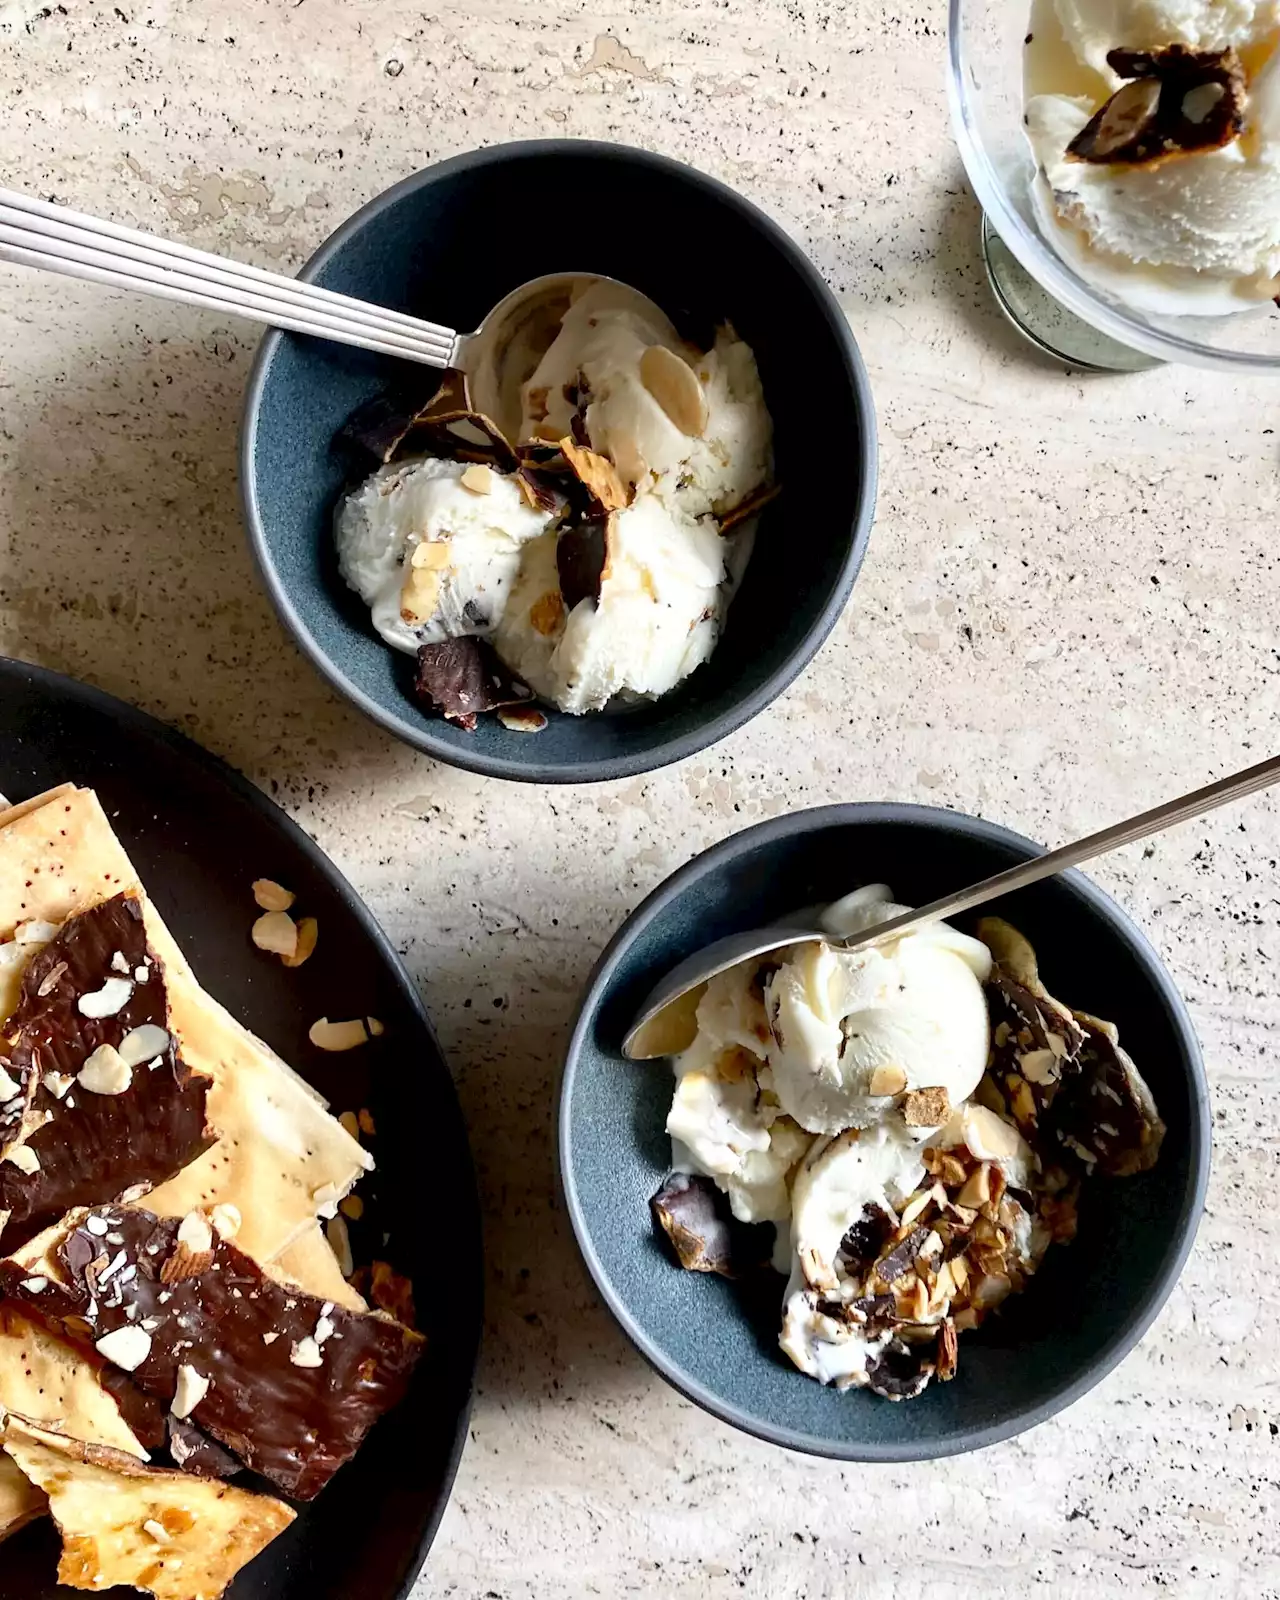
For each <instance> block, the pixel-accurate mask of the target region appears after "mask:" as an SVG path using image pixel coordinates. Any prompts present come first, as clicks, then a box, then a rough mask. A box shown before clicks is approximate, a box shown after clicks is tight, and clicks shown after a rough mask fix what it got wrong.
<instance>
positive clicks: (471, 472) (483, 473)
mask: <svg viewBox="0 0 1280 1600" xmlns="http://www.w3.org/2000/svg"><path fill="white" fill-rule="evenodd" d="M458 481H459V482H460V483H461V484H462V487H463V488H464V489H469V490H470V491H471V493H472V494H492V493H493V473H492V471H491V470H490V469H489V468H488V467H483V466H474V467H468V468H467V470H466V471H465V472H464V473H463V474H462V477H461V478H460V479H459V480H458Z"/></svg>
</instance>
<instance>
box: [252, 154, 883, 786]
mask: <svg viewBox="0 0 1280 1600" xmlns="http://www.w3.org/2000/svg"><path fill="white" fill-rule="evenodd" d="M601 205H604V206H605V207H606V208H607V210H608V212H609V214H610V215H611V216H613V217H617V218H623V219H630V224H631V225H629V226H621V227H619V226H610V227H603V226H596V227H587V226H582V227H579V228H577V229H575V228H573V227H572V225H571V224H570V225H568V226H566V221H567V220H568V219H571V218H572V217H573V215H574V213H575V211H576V210H577V208H578V207H579V206H581V207H582V208H583V211H584V213H586V214H587V215H590V214H591V213H593V212H594V210H595V208H596V207H598V206H601ZM553 271H589V272H600V273H604V274H607V275H610V276H613V277H618V278H622V279H624V280H626V281H628V282H631V283H633V284H634V285H635V286H636V287H637V288H639V289H642V290H643V291H644V292H645V293H646V294H648V295H650V296H652V298H653V299H654V300H655V301H657V303H658V304H659V305H661V306H663V307H664V308H665V309H666V310H667V311H668V313H669V314H670V315H671V317H672V318H673V320H674V321H675V322H676V323H677V325H678V326H680V327H681V329H682V331H685V332H687V334H688V335H689V336H690V337H694V338H699V339H709V338H710V337H711V332H712V330H713V329H714V326H715V325H716V323H718V322H720V321H724V320H728V321H730V322H732V323H733V325H734V326H735V327H736V328H737V330H738V332H739V333H740V334H741V336H742V337H743V338H744V339H746V340H747V341H748V342H749V343H750V344H751V346H752V347H753V349H754V350H755V353H756V357H757V360H758V362H759V366H760V373H761V377H762V380H763V384H764V389H765V394H766V398H767V400H768V402H769V405H770V409H771V411H772V414H773V418H774V423H775V427H776V450H777V466H778V477H779V480H780V481H781V482H782V483H783V484H784V486H785V489H784V494H783V496H782V498H781V499H780V500H779V501H777V502H776V503H775V505H774V506H772V507H771V508H770V509H769V510H768V511H767V512H766V513H765V515H764V516H763V518H762V519H761V526H760V531H759V535H758V537H757V540H756V546H755V550H754V553H753V555H752V559H751V561H750V563H749V565H748V568H747V574H746V578H745V581H744V583H743V585H742V587H741V589H740V591H739V592H738V594H737V595H736V596H735V598H734V601H733V605H732V607H731V608H730V612H729V620H728V626H727V628H726V632H725V636H724V638H723V639H722V641H721V643H720V645H719V647H718V649H717V650H716V653H715V655H714V656H713V657H712V659H711V661H710V662H709V663H708V664H707V665H705V666H703V667H702V668H700V669H699V670H698V671H697V672H696V673H695V674H693V676H692V677H691V678H689V679H688V680H687V681H686V682H685V683H684V684H683V685H681V686H680V687H679V688H678V689H676V690H675V691H674V692H673V693H672V694H670V695H669V696H666V697H664V698H663V699H662V700H661V701H660V702H657V703H655V704H650V705H646V706H642V707H639V708H636V709H633V710H627V711H624V712H620V713H617V714H613V713H609V714H599V715H595V716H590V717H576V718H575V717H568V716H562V715H560V714H558V713H554V714H553V715H552V718H551V723H550V726H549V727H548V728H547V729H546V730H545V731H544V732H542V733H540V734H538V735H537V736H536V737H532V738H531V737H529V736H528V735H520V734H514V733H511V732H509V731H507V730H505V729H503V728H502V727H501V726H500V725H498V724H497V723H496V722H495V721H493V720H492V719H489V720H484V719H482V722H481V726H480V727H479V729H478V730H477V731H476V732H475V733H466V732H463V731H461V730H460V729H456V728H454V727H452V726H450V725H449V724H447V723H445V722H443V721H439V720H436V719H433V718H430V717H428V716H427V715H426V714H425V713H423V712H422V711H420V710H419V709H418V707H417V706H416V705H415V704H414V702H413V701H412V699H411V698H410V695H409V692H408V686H409V682H410V679H411V676H412V668H413V662H412V658H410V657H407V656H403V655H400V654H398V653H397V652H394V651H392V650H389V649H388V648H387V647H386V646H384V645H383V643H382V642H381V640H379V639H378V638H377V637H376V636H375V635H374V633H373V631H372V628H371V627H370V624H369V617H368V611H367V609H366V608H365V607H364V606H363V605H362V603H361V602H360V601H359V599H358V598H357V597H356V596H355V595H354V594H353V593H352V592H351V591H349V590H348V589H347V588H346V586H345V585H344V584H343V582H342V580H341V578H340V577H339V575H338V571H337V562H336V557H335V555H334V551H333V541H332V537H331V519H332V514H333V508H334V504H335V501H336V499H337V498H338V495H339V492H340V490H341V489H342V488H343V486H344V483H345V481H346V479H347V475H348V471H349V468H350V465H351V463H350V462H349V460H347V459H346V458H345V457H344V454H343V452H342V451H341V450H340V449H339V448H337V447H335V443H334V436H335V434H336V433H337V431H338V429H339V428H340V427H341V426H342V424H343V422H344V421H345V419H346V418H347V417H348V415H349V414H350V413H351V412H352V411H353V410H354V409H355V408H356V407H357V406H358V405H360V404H362V403H363V402H364V401H366V400H368V399H370V398H371V397H372V396H374V395H376V394H378V393H381V392H384V391H385V390H387V389H388V388H396V389H399V390H401V391H404V392H406V393H407V394H409V395H412V396H415V397H418V398H419V399H425V398H426V397H427V396H429V395H430V393H431V392H432V390H433V389H434V388H435V385H436V382H437V376H436V374H435V373H433V372H432V371H431V370H430V369H428V368H420V367H413V366H410V365H408V364H407V363H403V362H397V361H395V360H393V359H390V358H384V357H378V356H373V355H369V354H366V353H365V352H362V351H356V350H350V349H348V348H346V347H345V346H341V345H335V344H326V343H324V342H322V341H320V340H311V339H305V338H298V337H295V336H293V335H289V334H272V335H269V336H268V338H267V340H266V342H265V344H264V347H263V351H262V354H261V356H260V357H259V365H258V369H257V372H256V374H255V383H254V385H253V387H252V388H251V391H250V397H249V404H248V411H247V413H246V428H245V438H244V461H243V471H244V476H245V484H244V488H245V494H246V502H247V505H248V508H249V521H250V533H251V538H253V540H254V543H255V546H256V552H257V556H258V560H259V563H260V565H261V566H262V568H263V572H264V576H265V577H266V579H267V582H268V585H269V587H270V589H271V591H272V595H273V598H274V599H275V602H276V604H277V607H278V608H279V609H280V610H281V612H282V614H283V615H284V616H285V618H286V620H287V621H288V622H289V624H290V626H291V627H292V628H293V630H294V632H295V634H296V635H297V636H298V638H299V640H300V642H301V643H302V644H303V646H304V648H306V649H307V651H308V653H309V654H310V655H311V656H312V659H313V660H314V661H315V662H316V664H317V665H318V666H320V668H321V670H323V671H325V672H326V673H327V674H328V675H329V676H330V678H331V679H333V681H334V682H335V683H336V684H337V685H338V687H339V688H341V689H343V690H344V692H346V693H347V694H349V695H351V696H352V697H353V698H354V699H356V701H357V702H358V703H359V704H361V705H362V707H363V708H364V709H365V710H366V711H368V712H370V713H371V714H372V715H374V716H375V717H377V718H378V719H379V720H381V721H382V722H383V723H384V724H385V725H386V726H388V727H390V728H391V729H392V731H393V732H396V733H398V734H400V736H401V737H404V738H407V739H409V740H410V741H411V742H412V743H415V744H417V745H419V746H420V747H421V748H423V749H427V750H429V751H430V752H431V753H433V754H435V755H437V756H439V757H441V758H442V759H444V760H447V761H451V762H453V763H455V764H456V765H459V766H464V767H470V768H472V769H473V770H478V771H486V772H491V773H495V774H498V775H500V776H506V777H517V778H519V777H523V778H528V779H531V780H534V781H539V782H546V781H555V780H556V779H583V778H596V777H616V776H622V775H624V774H626V773H628V772H636V771H643V770H646V769H647V768H650V767H653V766H655V765H659V764H660V763H662V762H666V761H671V760H675V759H678V758H679V757H680V756H682V755H687V754H691V753H692V751H693V750H696V749H698V748H701V747H702V746H703V745H705V744H708V743H710V742H711V741H712V740H713V739H716V738H720V737H722V736H723V735H724V734H726V733H728V732H729V731H730V730H731V729H732V728H734V727H736V726H738V725H739V724H740V723H741V722H744V721H745V720H746V719H747V718H748V717H749V716H752V715H754V714H755V712H756V711H758V710H759V709H760V708H761V707H762V706H763V705H765V704H766V703H767V702H768V701H769V700H770V699H771V698H773V696H774V695H776V694H777V693H779V692H780V690H781V689H782V688H783V687H784V686H785V684H786V683H787V682H789V681H790V679H791V677H792V676H794V674H795V673H796V672H798V671H799V670H800V668H801V667H802V666H803V665H804V663H805V661H807V659H808V657H809V656H810V655H811V654H812V653H813V651H814V650H815V649H816V648H817V646H818V644H819V643H820V642H821V640H822V638H823V637H824V636H825V634H826V632H827V631H828V629H829V628H830V626H831V624H832V623H833V622H834V621H835V619H836V617H837V616H838V614H839V611H840V608H841V607H842V605H843V603H844V601H845V599H846V598H847V596H848V592H849V588H850V587H851V585H852V583H853V578H854V575H855V573H856V571H857V566H858V563H859V562H860V560H861V555H862V549H863V546H864V544H865V540H866V534H867V525H868V523H869V520H870V512H871V503H872V498H873V494H874V424H873V420H872V415H871V408H870V401H869V396H868V393H867V390H866V379H865V374H864V372H863V368H862V364H861V361H860V359H859V357H858V354H857V350H856V347H855V346H854V343H853V339H852V336H851V335H850V333H849V330H848V327H847V324H846V323H845V321H844V318H843V316H842V315H841V313H840V311H839V308H838V307H837V305H836V303H835V301H834V299H833V298H832V296H831V295H830V292H829V291H828V290H827V288H826V286H825V285H824V284H823V283H822V281H821V279H820V277H819V276H818V274H817V272H816V271H815V269H814V268H813V267H812V266H811V265H810V264H809V262H808V261H807V260H806V259H805V257H804V256H803V254H802V253H801V252H800V251H799V250H798V248H797V247H796V246H794V245H793V244H792V243H791V242H790V241H789V240H788V239H787V238H786V236H785V235H784V234H783V233H782V232H781V230H780V229H778V228H777V227H776V226H775V225H774V224H773V223H771V222H769V221H768V219H766V218H765V217H764V216H763V214H762V213H760V212H758V211H756V210H755V208H754V207H751V206H750V205H748V204H747V203H746V202H744V201H742V200H740V199H739V198H738V197H737V196H736V195H734V194H733V193H732V191H730V190H728V189H726V188H724V187H723V186H722V185H720V184H717V183H714V182H712V181H711V180H709V179H707V178H704V177H703V176H701V175H700V174H698V173H696V172H694V171H693V170H692V169H690V168H687V167H682V166H679V165H677V164H676V163H674V162H669V161H664V160H661V159H659V158H656V157H652V156H647V155H644V154H642V153H640V152H636V151H628V150H623V149H621V148H618V147H615V146H610V145H605V146H601V145H592V144H577V143H573V142H566V143H559V142H557V143H554V144H552V145H549V146H548V145H543V144H531V145H515V146H509V147H506V148H505V149H500V150H496V151H494V150H489V151H479V152H476V153H475V154H473V155H471V156H464V157H459V158H457V159H455V160H453V161H447V162H444V163H442V164H441V165H440V166H439V167H435V168H432V169H430V170H429V171H428V172H426V173H422V174H419V175H418V177H416V178H413V179H410V180H408V182H406V183H405V184H402V185H401V186H400V187H399V188H398V189H396V190H392V191H390V192H389V194H388V195H386V196H383V197H382V199H381V200H379V201H375V202H374V203H373V204H372V205H371V206H370V207H368V208H366V210H365V211H363V212H361V213H360V214H359V215H358V216H357V217H355V218H353V219H352V221H351V222H350V223H348V224H347V225H346V226H345V227H344V228H343V229H341V230H340V231H339V233H338V234H336V235H335V236H334V238H333V239H332V240H331V241H330V242H329V243H328V244H327V245H326V246H325V247H324V248H323V249H322V250H321V251H320V252H319V254H318V255H317V256H316V258H315V259H314V261H313V262H312V263H311V265H310V266H309V267H308V268H307V269H305V270H304V273H303V276H307V277H312V278H314V279H315V280H316V281H318V282H320V283H322V284H323V285H325V286H326V287H328V288H332V289H338V290H342V291H344V292H346V293H350V294H354V295H359V296H362V297H364V298H366V299H369V300H372V301H375V302H377V303H379V304H383V305H387V306H392V307H395V308H397V309H399V310H404V311H409V312H413V313H416V314H418V315H421V316H425V317H428V318H430V319H431V320H433V321H437V322H442V323H446V324H449V325H451V326H453V327H456V328H459V329H464V330H465V329H471V328H474V327H475V326H477V324H478V323H479V322H480V320H481V319H482V317H483V316H484V315H485V313H486V312H487V311H488V310H489V309H490V308H491V307H492V306H493V305H494V304H495V303H496V302H497V300H498V299H499V298H500V297H501V296H502V295H504V294H506V293H507V292H508V291H509V290H510V289H512V288H514V287H515V286H517V285H518V284H520V283H522V282H523V281H525V280H526V279H528V278H532V277H535V276H537V275H539V274H542V273H548V272H553ZM815 436H819V437H821V438H822V439H823V440H824V441H825V445H826V448H824V452H823V453H824V459H829V460H830V461H832V462H833V463H837V464H838V469H837V471H836V473H835V475H834V479H833V474H832V473H831V472H818V473H815V472H813V471H812V468H811V463H812V459H813V457H812V445H813V440H814V438H815ZM833 481H834V482H835V483H836V484H838V487H839V492H838V493H834V494H833V492H832V486H833ZM255 523H256V527H255Z"/></svg>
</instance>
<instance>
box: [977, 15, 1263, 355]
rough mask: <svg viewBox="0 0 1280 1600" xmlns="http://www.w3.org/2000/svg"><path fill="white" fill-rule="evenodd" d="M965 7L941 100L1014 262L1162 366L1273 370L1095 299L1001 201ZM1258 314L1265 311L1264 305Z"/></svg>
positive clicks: (1071, 308)
mask: <svg viewBox="0 0 1280 1600" xmlns="http://www.w3.org/2000/svg"><path fill="white" fill-rule="evenodd" d="M968 4H969V7H970V9H971V10H972V9H975V0H968ZM965 5H966V0H949V4H948V8H947V68H948V70H947V98H948V100H949V102H950V105H951V128H952V132H953V134H954V135H955V141H956V145H957V148H958V149H959V151H960V160H961V162H962V164H963V166H964V170H965V173H966V175H967V177H968V179H969V182H970V184H971V185H972V186H973V191H974V193H975V195H976V196H977V198H978V203H979V205H980V206H981V207H982V209H983V211H984V212H985V213H986V215H987V218H988V220H989V221H990V223H991V225H992V227H994V228H995V230H996V232H997V233H998V234H999V235H1000V237H1001V239H1003V240H1004V242H1005V244H1006V245H1007V246H1008V247H1009V249H1010V250H1011V251H1012V253H1013V255H1014V256H1015V257H1016V258H1017V260H1018V262H1019V263H1020V264H1021V265H1022V266H1023V267H1025V268H1026V270H1027V271H1028V272H1029V273H1030V274H1031V276H1032V277H1033V278H1034V279H1035V280H1036V282H1037V283H1038V284H1039V285H1040V287H1041V288H1042V289H1044V290H1045V291H1046V293H1048V294H1049V295H1050V296H1052V298H1053V299H1054V300H1056V301H1057V302H1058V303H1059V304H1060V305H1062V306H1065V307H1066V309H1067V310H1068V311H1070V312H1072V313H1074V314H1075V315H1076V316H1077V317H1079V318H1080V320H1081V321H1082V322H1087V323H1088V324H1089V326H1090V327H1092V328H1096V329H1097V330H1098V332H1099V333H1105V334H1106V335H1107V336H1108V337H1109V338H1112V339H1115V340H1118V341H1119V343H1120V344H1123V345H1128V346H1129V348H1130V349H1131V350H1140V351H1142V352H1143V353H1144V354H1146V355H1149V356H1156V357H1158V358H1159V359H1160V360H1162V361H1176V362H1180V363H1182V364H1183V365H1186V366H1192V367H1201V368H1205V369H1207V370H1210V371H1215V372H1236V373H1239V372H1240V371H1241V370H1242V369H1243V370H1244V371H1246V372H1251V373H1274V372H1280V353H1278V354H1276V355H1272V356H1267V355H1255V354H1252V353H1251V352H1249V351H1247V350H1223V349H1220V348H1219V347H1218V346H1216V345H1210V344H1203V343H1201V342H1200V341H1199V340H1197V339H1185V338H1182V337H1180V336H1179V335H1178V334H1176V333H1165V332H1161V331H1160V329H1158V328H1156V327H1154V326H1153V325H1152V324H1151V323H1149V322H1146V321H1145V320H1143V318H1142V317H1141V316H1140V315H1138V314H1137V313H1134V312H1131V311H1129V310H1128V309H1127V308H1125V307H1124V306H1123V305H1122V304H1120V303H1119V302H1118V301H1116V302H1113V301H1109V300H1104V299H1102V298H1101V297H1100V296H1099V295H1098V294H1097V292H1096V291H1095V290H1094V289H1093V288H1092V287H1091V286H1090V285H1089V284H1088V283H1087V282H1086V281H1085V279H1083V278H1082V277H1080V275H1079V274H1078V273H1077V272H1074V271H1073V270H1072V268H1071V267H1070V266H1069V265H1068V264H1067V263H1066V262H1065V261H1064V260H1063V259H1062V257H1061V256H1060V255H1058V253H1057V252H1056V251H1055V250H1054V249H1053V248H1052V246H1051V245H1050V244H1049V243H1048V241H1047V240H1046V239H1044V237H1043V236H1042V235H1041V234H1040V233H1038V232H1037V231H1035V230H1034V229H1032V228H1030V227H1028V225H1027V223H1026V222H1025V221H1024V219H1023V218H1022V217H1021V216H1020V215H1019V214H1018V213H1017V211H1015V210H1014V208H1013V207H1012V206H1011V205H1010V204H1009V202H1008V200H1007V198H1006V196H1005V189H1004V184H1003V183H1002V182H1001V179H1000V177H999V175H998V174H997V172H996V170H995V167H994V166H993V165H992V162H991V160H990V158H989V157H988V155H987V152H986V149H985V147H984V145H983V143H982V140H981V138H980V137H979V135H978V132H977V130H976V128H975V126H974V123H973V119H972V117H971V115H970V108H969V98H970V96H969V88H968V82H969V67H968V60H967V57H966V54H965V47H964V39H963V31H962V28H961V17H962V15H963V13H964V9H965ZM1259 310H1260V311H1265V304H1264V305H1263V306H1262V307H1259ZM1241 314H1244V313H1241ZM1206 320H1210V319H1206Z"/></svg>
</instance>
